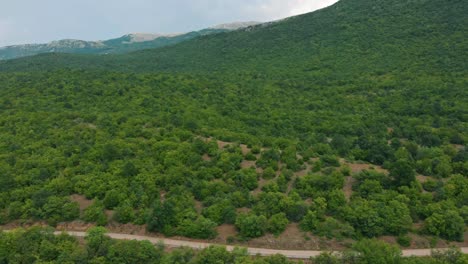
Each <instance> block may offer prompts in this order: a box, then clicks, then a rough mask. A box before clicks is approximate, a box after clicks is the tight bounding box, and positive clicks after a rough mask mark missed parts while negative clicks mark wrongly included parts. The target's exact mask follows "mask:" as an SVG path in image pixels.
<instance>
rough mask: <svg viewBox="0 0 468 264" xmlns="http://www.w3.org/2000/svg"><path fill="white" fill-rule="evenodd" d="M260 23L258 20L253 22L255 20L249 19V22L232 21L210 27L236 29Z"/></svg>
mask: <svg viewBox="0 0 468 264" xmlns="http://www.w3.org/2000/svg"><path fill="white" fill-rule="evenodd" d="M258 24H261V23H260V22H255V21H249V22H234V23H227V24H221V25H217V26H214V27H212V28H213V29H226V30H237V29H241V28H246V27H250V26H255V25H258Z"/></svg>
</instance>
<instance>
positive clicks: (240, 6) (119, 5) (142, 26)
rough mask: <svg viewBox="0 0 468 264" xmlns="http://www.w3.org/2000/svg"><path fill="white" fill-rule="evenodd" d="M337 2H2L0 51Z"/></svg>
mask: <svg viewBox="0 0 468 264" xmlns="http://www.w3.org/2000/svg"><path fill="white" fill-rule="evenodd" d="M335 2H337V0H0V6H1V8H0V47H1V46H7V45H16V44H26V43H46V42H49V41H52V40H59V39H81V40H105V39H111V38H116V37H120V36H122V35H125V34H128V33H183V32H189V31H193V30H199V29H203V28H207V27H210V26H214V25H218V24H223V23H230V22H243V21H259V22H267V21H273V20H277V19H281V18H285V17H289V16H293V15H298V14H303V13H307V12H311V11H314V10H316V9H320V8H323V7H326V6H329V5H331V4H333V3H335Z"/></svg>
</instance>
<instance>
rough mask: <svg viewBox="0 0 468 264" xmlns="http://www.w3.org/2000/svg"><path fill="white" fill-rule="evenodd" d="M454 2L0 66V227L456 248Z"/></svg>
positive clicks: (389, 6) (461, 137)
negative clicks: (138, 229)
mask: <svg viewBox="0 0 468 264" xmlns="http://www.w3.org/2000/svg"><path fill="white" fill-rule="evenodd" d="M467 11H468V3H467V2H466V1H450V4H447V3H446V1H437V0H399V1H396V0H391V1H376V0H374V1H371V0H342V1H340V2H338V3H337V4H335V5H333V6H331V7H329V8H326V9H323V10H319V11H317V12H314V13H310V14H305V15H302V16H298V17H293V18H289V19H286V20H283V21H279V22H274V23H271V24H268V25H260V26H256V27H253V28H249V29H248V30H244V31H242V30H241V31H235V32H231V33H221V34H216V35H210V36H204V37H200V38H196V39H194V40H191V41H187V42H184V43H181V44H177V45H174V46H172V47H165V48H160V49H154V50H146V51H141V52H136V53H131V54H127V55H109V56H79V55H64V54H51V55H50V54H49V55H40V56H36V57H31V58H24V59H18V60H13V61H7V62H0V71H1V73H0V95H1V96H0V113H1V115H0V222H1V223H3V224H10V225H12V224H25V223H26V224H27V223H31V222H47V223H48V224H50V225H52V226H56V225H58V224H60V223H62V222H71V221H75V222H76V221H77V220H79V221H81V222H79V223H92V224H95V225H101V226H106V225H107V226H115V225H119V224H120V225H125V224H127V225H132V226H143V225H144V226H145V228H146V229H147V230H148V231H149V232H156V233H161V234H164V235H167V236H175V235H177V236H183V237H190V238H198V239H215V240H216V239H218V241H219V240H221V241H222V242H227V243H245V242H246V241H249V240H253V241H254V242H255V243H266V242H264V241H263V242H262V241H260V240H261V239H262V238H265V237H267V238H268V239H266V240H267V241H275V239H278V240H280V239H281V236H282V234H284V233H286V234H290V233H288V232H291V230H295V229H297V230H296V231H297V233H298V234H299V235H297V237H296V238H297V241H299V242H297V244H298V245H302V246H304V245H306V246H309V245H310V244H307V243H308V242H307V241H311V240H312V241H316V242H317V243H316V246H317V247H318V246H319V244H320V245H321V246H322V247H326V248H328V247H338V248H342V247H347V246H349V245H350V243H354V242H356V241H361V240H363V239H366V238H379V239H382V240H385V241H390V242H392V243H395V244H396V243H398V244H400V245H401V246H403V247H409V246H411V247H431V246H438V245H447V244H448V243H455V242H458V244H457V245H463V241H464V240H465V239H466V236H467V232H466V224H467V223H468V154H467V153H468V152H467V148H466V146H467V142H468V133H467V131H468V123H467V122H468V120H467V119H468V103H467V102H468V100H467V99H468V68H467V65H466V62H467V53H466V50H467V49H468V43H467V39H466V37H465V36H466V32H467V27H468V23H466V22H467V21H466V20H467V16H466V15H465V14H466V13H467ZM77 196H78V197H84V198H85V200H86V201H87V202H88V204H87V205H86V206H85V205H84V204H83V201H82V199H81V200H77V199H75V198H76V197H77ZM226 228H228V229H229V228H230V229H229V230H233V232H231V233H229V234H228V235H226V234H225V233H223V232H224V231H223V230H226ZM259 241H260V242H259ZM363 241H368V240H363ZM291 243H292V242H290V244H291ZM361 243H363V244H362V245H363V246H362V248H361V249H363V248H372V246H370V245H367V244H365V243H367V242H361ZM376 243H378V242H376ZM273 244H274V243H273ZM262 245H263V244H262ZM357 245H360V244H359V243H358V244H357ZM465 245H466V244H465ZM268 246H274V245H271V244H268ZM357 247H358V248H359V246H357ZM377 247H378V246H377ZM308 249H310V248H308ZM201 254H203V253H201ZM330 261H331V260H330ZM414 261H417V260H414ZM171 263H175V262H171ZM195 263H198V262H195ZM206 263H208V262H206ZM223 263H232V262H229V261H227V262H223ZM267 263H268V262H267ZM271 263H273V262H271ZM274 263H276V262H274ZM278 263H279V262H278ZM323 263H327V262H323ZM328 263H336V262H328ZM350 263H366V262H350ZM367 263H370V262H367ZM376 263H377V262H376ZM381 263H389V262H381ZM394 263H401V262H394ZM414 263H418V262H414ZM434 263H438V262H434ZM442 263H443V262H442Z"/></svg>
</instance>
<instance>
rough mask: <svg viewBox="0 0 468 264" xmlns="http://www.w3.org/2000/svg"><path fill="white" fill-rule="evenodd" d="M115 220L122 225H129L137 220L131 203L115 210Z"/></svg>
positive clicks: (126, 203) (125, 203)
mask: <svg viewBox="0 0 468 264" xmlns="http://www.w3.org/2000/svg"><path fill="white" fill-rule="evenodd" d="M114 219H115V220H116V221H117V222H119V223H122V224H127V223H130V222H132V221H133V220H134V219H135V211H134V209H133V207H132V206H131V205H130V203H129V202H124V203H123V204H122V205H120V206H119V207H117V208H116V209H115V214H114Z"/></svg>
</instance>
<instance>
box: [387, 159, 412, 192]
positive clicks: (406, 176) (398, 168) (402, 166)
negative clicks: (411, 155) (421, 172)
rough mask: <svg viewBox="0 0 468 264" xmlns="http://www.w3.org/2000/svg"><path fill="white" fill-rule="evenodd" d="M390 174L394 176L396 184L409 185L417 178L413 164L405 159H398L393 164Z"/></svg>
mask: <svg viewBox="0 0 468 264" xmlns="http://www.w3.org/2000/svg"><path fill="white" fill-rule="evenodd" d="M390 176H391V177H393V180H394V182H395V185H396V186H409V185H410V184H411V183H412V182H414V181H415V180H416V173H415V171H414V169H413V166H412V165H411V164H410V163H409V162H408V161H405V160H398V161H396V162H395V163H394V164H392V166H391V168H390Z"/></svg>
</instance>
